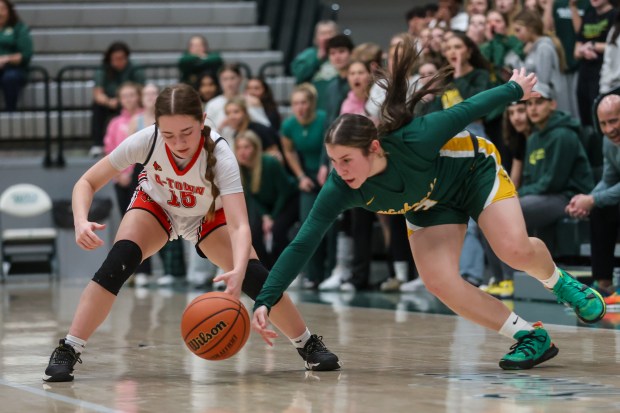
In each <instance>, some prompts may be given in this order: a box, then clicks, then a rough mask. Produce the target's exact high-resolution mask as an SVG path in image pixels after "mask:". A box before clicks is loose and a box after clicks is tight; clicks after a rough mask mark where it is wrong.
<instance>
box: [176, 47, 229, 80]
mask: <svg viewBox="0 0 620 413" xmlns="http://www.w3.org/2000/svg"><path fill="white" fill-rule="evenodd" d="M223 63H224V61H223V60H222V57H221V56H220V55H219V53H217V52H212V51H209V43H208V42H207V39H205V38H204V36H200V35H195V36H192V37H190V39H189V41H188V42H187V50H186V51H185V52H184V53H183V56H181V58H180V59H179V62H178V63H177V64H178V66H179V72H181V82H182V83H187V84H188V85H192V86H194V85H195V84H196V83H197V81H198V77H199V75H200V74H201V73H203V72H210V73H213V74H217V72H218V70H220V67H222V64H223Z"/></svg>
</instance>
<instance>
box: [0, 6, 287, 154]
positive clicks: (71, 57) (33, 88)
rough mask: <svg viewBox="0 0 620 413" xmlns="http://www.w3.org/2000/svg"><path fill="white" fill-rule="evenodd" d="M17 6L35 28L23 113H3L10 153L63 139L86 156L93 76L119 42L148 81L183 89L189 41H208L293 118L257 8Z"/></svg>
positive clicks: (2, 137)
mask: <svg viewBox="0 0 620 413" xmlns="http://www.w3.org/2000/svg"><path fill="white" fill-rule="evenodd" d="M15 6H16V10H17V12H18V13H19V15H20V17H21V18H22V19H23V21H24V22H26V23H27V24H28V25H29V26H30V28H31V34H32V37H33V42H34V56H33V58H32V62H31V73H30V80H29V83H28V85H27V86H26V88H25V89H24V90H23V92H22V95H21V98H20V102H19V106H18V107H19V112H17V113H14V114H7V113H0V144H1V145H2V146H4V147H10V148H16V149H24V148H28V147H35V148H38V147H40V146H41V145H40V144H42V143H45V141H46V140H51V142H52V143H53V144H55V143H56V141H57V139H58V137H59V136H61V137H62V139H63V140H64V141H65V143H67V142H68V144H69V146H72V147H77V148H83V149H85V148H87V147H88V146H89V145H90V140H89V136H88V135H89V133H90V116H91V111H90V106H91V102H92V88H93V85H94V83H93V80H92V75H93V73H94V70H95V68H96V67H98V66H99V65H100V63H101V59H102V56H103V52H104V51H105V49H106V48H107V47H108V45H109V44H110V43H112V42H113V41H116V40H122V41H125V42H126V43H127V44H128V45H129V47H130V48H131V51H132V54H131V60H132V62H133V63H134V65H138V66H143V67H146V68H147V69H145V72H146V74H147V76H146V77H147V80H148V81H154V82H155V83H157V84H159V85H162V86H164V85H167V84H172V83H175V82H177V81H178V79H179V73H178V71H177V69H176V62H177V60H178V59H179V57H180V56H181V54H182V52H183V51H184V50H185V48H186V45H187V41H188V39H189V38H190V36H192V35H195V34H201V35H204V36H205V37H206V38H207V40H208V42H209V46H210V49H211V50H215V51H219V52H220V53H221V55H222V57H223V58H224V60H225V61H227V62H240V63H242V64H243V65H244V68H245V71H246V75H251V74H252V75H256V74H259V73H260V74H263V75H265V76H266V77H267V80H268V83H269V84H270V85H271V87H272V88H273V92H274V96H275V98H276V100H277V101H278V102H279V104H281V105H282V111H283V115H284V116H286V115H287V114H288V113H289V111H288V107H287V105H288V99H289V96H290V92H291V90H292V88H293V86H294V80H293V78H291V77H287V76H284V72H285V70H284V68H285V65H283V64H282V63H281V62H282V61H283V59H284V56H283V52H281V51H279V50H271V49H270V48H271V45H272V36H271V34H270V28H269V26H266V25H258V24H257V21H258V18H259V16H258V14H259V10H258V7H259V6H258V4H257V2H252V1H223V2H222V1H219V2H214V1H207V0H201V1H194V2H181V3H177V2H170V1H160V0H153V1H148V2H147V1H140V0H137V1H131V2H123V1H121V0H105V1H103V0H96V1H88V2H76V1H64V2H53V1H40V0H39V1H29V0H21V1H20V0H18V1H16V2H15ZM0 100H1V97H0ZM0 104H1V103H0ZM46 107H49V109H50V111H49V113H46V111H45V109H46ZM59 119H62V122H59ZM33 144H34V145H33ZM48 146H49V143H48Z"/></svg>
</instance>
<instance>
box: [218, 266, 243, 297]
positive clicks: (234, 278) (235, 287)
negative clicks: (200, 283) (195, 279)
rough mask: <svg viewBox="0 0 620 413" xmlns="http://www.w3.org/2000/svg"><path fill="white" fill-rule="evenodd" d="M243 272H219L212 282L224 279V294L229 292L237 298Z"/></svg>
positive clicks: (239, 295)
mask: <svg viewBox="0 0 620 413" xmlns="http://www.w3.org/2000/svg"><path fill="white" fill-rule="evenodd" d="M244 276H245V274H241V273H239V272H238V271H235V270H232V271H229V272H225V273H224V274H220V275H218V276H217V277H215V278H214V279H213V282H218V281H224V283H225V284H226V290H224V292H225V293H226V294H230V295H232V296H233V297H235V298H236V299H237V300H238V299H239V298H241V285H242V284H243V277H244Z"/></svg>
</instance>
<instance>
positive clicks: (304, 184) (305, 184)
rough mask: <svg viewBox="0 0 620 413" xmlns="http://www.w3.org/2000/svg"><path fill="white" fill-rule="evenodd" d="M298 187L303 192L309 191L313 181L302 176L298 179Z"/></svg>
mask: <svg viewBox="0 0 620 413" xmlns="http://www.w3.org/2000/svg"><path fill="white" fill-rule="evenodd" d="M299 189H300V190H301V191H304V192H310V191H312V190H313V189H314V182H312V179H310V178H308V177H307V176H304V177H303V178H301V179H300V180H299Z"/></svg>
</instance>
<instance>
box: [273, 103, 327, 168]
mask: <svg viewBox="0 0 620 413" xmlns="http://www.w3.org/2000/svg"><path fill="white" fill-rule="evenodd" d="M326 119H327V114H326V113H325V112H324V111H322V110H317V111H316V116H315V118H314V120H313V121H312V122H310V123H309V124H308V125H302V124H301V123H299V121H298V120H297V118H296V117H295V116H291V117H289V118H288V119H286V120H285V121H284V122H282V127H281V128H280V134H281V135H282V136H283V137H287V138H289V139H290V140H291V141H292V142H293V145H294V146H295V150H296V151H297V153H298V154H299V157H300V158H301V162H302V165H301V166H302V168H303V170H304V173H305V174H306V175H308V176H310V177H312V176H315V175H316V174H317V172H318V171H319V166H321V151H322V149H323V136H324V135H325V128H326V126H327V124H326Z"/></svg>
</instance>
